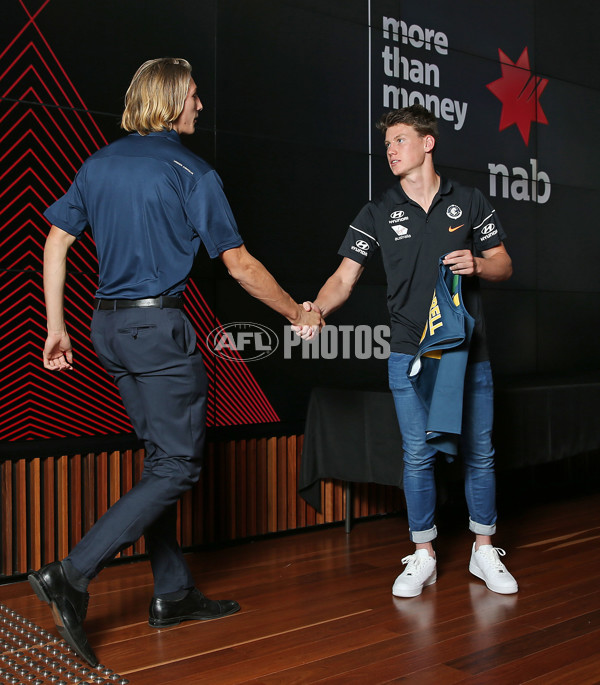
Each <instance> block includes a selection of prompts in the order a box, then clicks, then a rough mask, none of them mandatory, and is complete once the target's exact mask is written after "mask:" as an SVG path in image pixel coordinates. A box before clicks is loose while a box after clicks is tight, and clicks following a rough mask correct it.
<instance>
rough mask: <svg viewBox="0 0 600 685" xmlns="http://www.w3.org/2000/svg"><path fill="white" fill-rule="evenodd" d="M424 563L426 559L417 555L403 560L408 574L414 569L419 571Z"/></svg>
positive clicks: (410, 555)
mask: <svg viewBox="0 0 600 685" xmlns="http://www.w3.org/2000/svg"><path fill="white" fill-rule="evenodd" d="M424 562H425V559H422V558H421V557H418V556H417V555H416V554H409V555H408V556H407V557H404V559H402V563H403V564H404V565H405V566H406V572H407V573H412V572H413V569H414V570H417V569H418V568H419V567H420V566H423V564H424Z"/></svg>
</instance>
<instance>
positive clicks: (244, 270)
mask: <svg viewBox="0 0 600 685" xmlns="http://www.w3.org/2000/svg"><path fill="white" fill-rule="evenodd" d="M224 261H225V266H227V268H228V270H229V273H230V275H231V277H232V278H234V279H235V280H236V281H237V282H238V283H239V284H240V285H241V286H242V288H244V290H245V291H246V292H247V293H248V294H249V295H252V297H255V298H256V299H257V300H260V301H261V302H264V304H266V305H267V306H268V307H270V308H271V309H273V310H274V311H276V312H277V313H278V314H281V315H282V316H285V318H286V319H287V320H288V321H289V322H290V323H296V322H297V321H298V320H299V319H300V316H301V311H300V307H299V306H298V304H297V303H296V302H295V301H294V300H293V299H292V297H291V296H290V295H289V294H288V293H287V292H286V291H285V290H284V289H283V288H282V287H281V286H280V285H279V283H277V281H276V280H275V279H274V278H273V276H272V275H271V274H270V273H269V271H267V269H266V268H265V266H264V265H263V264H262V263H261V262H259V261H258V259H255V258H254V257H252V255H250V254H249V253H248V252H246V251H245V252H244V253H243V256H242V258H241V259H239V260H236V261H235V262H232V261H231V260H224ZM228 261H229V263H228Z"/></svg>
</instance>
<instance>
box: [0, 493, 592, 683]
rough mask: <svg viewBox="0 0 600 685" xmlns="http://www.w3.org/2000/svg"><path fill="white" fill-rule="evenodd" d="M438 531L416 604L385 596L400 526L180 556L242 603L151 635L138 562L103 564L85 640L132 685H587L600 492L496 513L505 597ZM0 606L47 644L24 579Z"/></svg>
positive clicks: (0, 596)
mask: <svg viewBox="0 0 600 685" xmlns="http://www.w3.org/2000/svg"><path fill="white" fill-rule="evenodd" d="M440 524H441V528H442V529H443V535H440V538H439V539H438V544H437V554H438V569H439V577H438V582H437V584H435V585H433V586H431V587H428V588H426V589H425V590H424V592H423V594H422V595H421V596H420V597H417V598H414V599H394V598H393V597H392V595H391V592H390V590H391V585H392V582H393V580H394V578H395V576H396V575H397V574H398V573H399V572H400V569H401V558H402V557H403V556H404V555H405V554H408V553H409V552H410V545H409V543H408V541H407V537H406V530H405V527H406V521H405V519H404V518H403V517H394V518H392V517H390V518H380V519H377V520H370V521H365V522H360V523H358V524H357V525H355V527H354V529H353V531H352V533H351V534H350V535H346V533H345V532H344V529H343V527H334V528H329V529H325V530H314V531H309V532H304V533H301V534H296V535H289V536H286V537H280V538H271V539H263V540H259V541H257V542H249V543H245V544H241V545H236V546H232V547H228V548H225V549H219V550H209V551H206V552H203V553H202V554H197V555H191V556H190V560H191V564H192V567H193V571H194V574H195V577H196V579H197V581H198V585H199V587H200V588H201V589H202V590H203V591H204V592H205V593H206V594H207V595H208V596H210V597H214V598H234V599H237V600H238V601H239V602H240V603H241V605H242V611H241V612H240V613H239V614H236V615H234V616H231V617H228V618H226V619H222V620H219V621H210V622H205V623H200V622H199V623H194V622H187V623H183V624H181V625H180V626H177V627H173V628H170V629H165V630H155V629H153V628H150V627H149V626H148V622H147V618H148V614H147V609H148V603H149V599H150V596H151V593H152V585H151V574H150V570H149V565H148V563H147V562H145V561H142V562H138V563H132V564H127V565H119V566H114V567H111V568H108V569H106V570H105V571H103V572H102V574H101V575H100V576H99V577H98V578H97V579H96V580H95V581H94V582H93V583H92V585H91V586H90V589H91V601H90V607H89V612H88V619H87V620H86V624H85V625H86V630H87V634H88V637H89V640H90V643H91V644H92V646H93V647H94V649H95V651H96V654H97V655H98V658H99V659H100V661H101V662H102V663H103V664H105V665H106V666H107V667H108V668H109V669H110V670H111V671H112V672H113V673H116V674H119V675H120V676H121V677H122V678H124V679H125V680H128V681H129V682H130V683H132V684H135V683H140V684H143V685H169V684H171V683H173V684H174V683H177V684H178V685H184V684H191V683H209V684H210V685H216V684H220V683H283V684H285V685H288V684H291V683H317V682H318V683H368V684H375V683H390V682H408V683H419V684H426V683H435V684H436V685H437V684H442V685H445V684H450V683H477V684H480V683H501V684H502V685H506V684H510V683H540V684H543V685H550V684H552V683H569V684H571V683H577V684H578V685H581V684H584V683H599V682H600V544H599V543H600V495H598V494H596V495H585V496H579V497H572V498H570V499H564V500H562V501H555V502H553V503H546V504H538V505H534V504H531V505H530V506H527V505H520V506H519V511H518V513H516V514H514V515H513V517H510V518H507V517H506V516H505V517H504V521H503V525H502V528H501V530H500V531H499V533H498V535H497V536H496V539H495V543H496V544H497V545H498V546H500V547H504V548H505V549H506V550H507V551H508V556H507V557H506V559H505V561H506V562H507V565H508V567H509V569H510V570H511V571H512V572H513V573H514V575H515V576H516V577H517V579H518V581H519V585H520V592H519V593H518V595H512V596H502V595H498V594H494V593H492V592H489V591H488V590H487V589H486V588H485V586H484V585H483V583H481V582H480V581H478V580H477V579H475V578H474V577H472V576H470V575H469V573H468V560H469V553H470V544H471V538H470V535H469V534H468V533H467V532H465V531H464V530H463V529H462V526H459V525H458V524H457V523H456V522H454V521H446V522H444V521H440ZM0 602H1V603H2V604H3V605H4V607H8V608H10V609H11V610H13V611H14V612H16V613H17V614H18V615H19V616H21V617H25V618H26V619H29V620H30V621H32V622H33V623H35V624H36V625H37V626H40V628H43V629H47V630H49V631H52V632H54V626H53V622H52V619H51V616H50V612H49V610H48V607H47V605H45V604H42V603H40V602H39V601H38V600H37V599H36V598H35V596H34V595H33V594H32V592H31V590H30V588H29V585H28V584H27V583H26V582H21V583H15V584H12V585H5V586H2V587H0ZM4 624H6V621H4ZM46 639H47V638H46ZM23 649H24V648H23ZM40 649H41V653H42V654H44V653H45V652H44V651H43V650H44V649H46V645H41V646H40ZM6 655H7V652H6V651H4V652H3V654H2V655H1V658H2V659H3V660H4V663H3V664H2V663H0V666H1V665H4V666H6V658H7V656H6ZM16 655H17V656H19V652H17V653H16ZM11 656H12V657H13V659H14V657H15V652H14V651H13V652H12V654H11ZM0 673H1V672H0ZM107 673H108V671H107ZM96 675H98V674H96ZM2 677H3V676H2V675H0V682H2ZM4 677H6V676H4ZM105 677H106V678H108V675H106V676H105ZM85 678H88V679H89V680H88V679H85ZM125 680H122V682H125ZM7 682H8V681H7ZM23 682H27V681H25V680H23ZM39 682H44V683H45V682H51V681H50V680H44V678H43V676H40V681H39ZM68 682H72V681H68ZM82 682H93V681H92V680H91V675H88V676H84V680H83V681H82ZM106 682H118V681H117V679H116V676H115V678H114V679H113V681H109V680H108V679H107V680H106Z"/></svg>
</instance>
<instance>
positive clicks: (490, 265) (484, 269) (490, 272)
mask: <svg viewBox="0 0 600 685" xmlns="http://www.w3.org/2000/svg"><path fill="white" fill-rule="evenodd" d="M475 262H476V264H477V269H476V275H477V276H479V278H483V280H484V281H506V280H507V279H509V278H510V277H511V276H512V271H513V270H512V260H511V258H510V256H509V255H508V254H507V253H506V252H505V251H502V252H497V253H496V254H493V255H490V256H489V257H476V258H475Z"/></svg>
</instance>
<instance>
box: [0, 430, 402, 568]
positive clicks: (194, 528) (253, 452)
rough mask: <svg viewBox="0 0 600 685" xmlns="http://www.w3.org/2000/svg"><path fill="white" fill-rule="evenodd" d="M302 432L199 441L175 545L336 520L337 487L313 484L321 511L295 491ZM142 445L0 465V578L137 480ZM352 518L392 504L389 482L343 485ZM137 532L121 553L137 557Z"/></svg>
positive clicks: (57, 543) (71, 532)
mask: <svg viewBox="0 0 600 685" xmlns="http://www.w3.org/2000/svg"><path fill="white" fill-rule="evenodd" d="M302 438H303V436H301V435H299V436H296V435H291V436H286V437H277V438H258V439H249V440H236V441H229V442H215V443H210V444H208V445H207V453H206V458H205V464H204V469H203V474H202V477H201V479H200V481H199V482H198V483H197V484H196V486H195V487H194V488H193V489H192V490H190V491H189V492H187V493H186V494H185V495H184V497H183V498H182V500H181V502H180V504H179V519H178V524H179V535H180V540H181V544H182V545H183V546H184V547H194V546H197V545H202V544H212V543H219V542H228V541H232V540H239V539H244V538H250V537H256V536H260V535H266V534H268V533H277V532H283V531H291V530H297V529H299V528H306V527H309V526H315V525H322V524H326V523H334V522H338V521H342V520H343V519H344V512H345V488H344V484H343V483H341V482H339V481H325V482H324V483H323V484H322V502H323V511H322V512H317V511H315V510H314V509H313V508H312V507H310V506H308V505H307V504H306V502H305V501H304V500H303V499H302V498H301V497H300V496H299V495H298V479H299V472H300V455H301V453H302ZM143 458H144V452H143V450H136V451H133V450H126V451H123V452H117V451H115V452H111V453H107V452H100V453H98V454H94V453H89V454H76V455H72V456H68V455H60V456H55V457H46V458H28V459H22V460H16V461H5V462H2V463H0V490H1V494H2V501H1V503H0V529H1V531H2V541H1V548H0V580H7V579H9V578H10V577H11V576H16V575H19V574H23V573H26V572H27V571H28V570H30V569H32V568H33V569H37V568H39V567H40V566H42V565H43V564H47V563H49V562H51V561H54V560H55V559H61V558H63V557H64V556H66V554H67V553H68V551H69V549H70V548H71V547H73V546H74V545H75V544H76V543H77V542H78V541H79V540H80V539H81V537H82V536H83V535H84V534H85V532H86V531H87V530H89V529H90V528H91V526H92V525H93V524H94V522H95V521H96V520H97V519H98V518H99V517H100V516H101V515H102V514H103V513H104V512H105V511H106V510H107V509H108V507H109V506H110V505H111V504H113V503H114V502H116V501H117V499H118V498H119V497H120V496H121V495H122V494H124V493H125V492H127V491H128V490H129V489H130V488H131V487H132V485H133V484H134V483H135V482H137V480H138V479H139V478H140V477H141V472H142V468H143ZM352 508H353V512H354V517H355V518H361V517H365V516H372V515H375V514H383V513H389V512H393V511H400V510H403V508H404V503H403V497H402V494H401V492H400V491H399V489H398V488H391V487H386V486H381V485H375V484H355V485H354V487H353V504H352ZM144 551H145V547H144V541H143V539H141V540H139V541H138V542H137V543H135V545H133V546H132V547H130V548H128V549H126V550H124V551H123V552H121V555H120V556H124V557H131V556H133V555H136V554H143V553H144Z"/></svg>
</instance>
